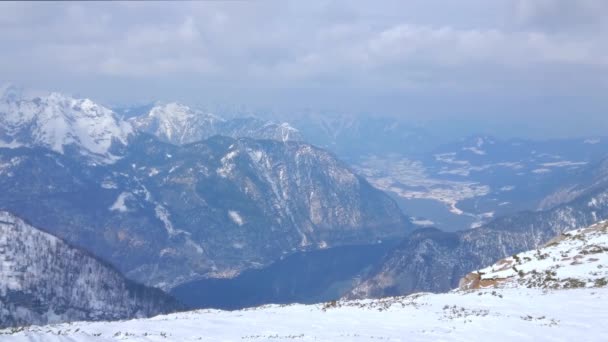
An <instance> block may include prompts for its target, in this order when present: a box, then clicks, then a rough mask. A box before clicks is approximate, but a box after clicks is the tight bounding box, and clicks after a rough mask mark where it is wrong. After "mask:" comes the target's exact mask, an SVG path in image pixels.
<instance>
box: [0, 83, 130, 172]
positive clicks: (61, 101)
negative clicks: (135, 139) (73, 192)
mask: <svg viewBox="0 0 608 342" xmlns="http://www.w3.org/2000/svg"><path fill="white" fill-rule="evenodd" d="M132 131H133V130H132V127H131V125H130V124H129V123H128V122H126V121H123V120H120V119H118V118H117V117H116V116H115V113H114V112H113V111H111V110H110V109H108V108H105V107H103V106H101V105H98V104H96V103H95V102H93V101H91V100H89V99H75V98H72V97H69V96H65V95H62V94H59V93H51V94H50V95H48V96H43V97H37V98H33V99H28V98H19V97H18V95H14V94H13V95H11V96H7V95H6V94H3V95H2V97H0V132H1V133H0V145H1V146H3V147H9V148H15V147H20V146H41V147H45V148H50V149H52V150H54V151H55V152H59V153H63V152H64V149H65V147H66V146H68V145H75V146H76V147H77V148H78V149H79V151H80V152H81V153H82V154H84V155H87V156H90V157H94V158H95V159H97V160H99V161H104V162H112V161H114V160H116V156H113V155H112V154H111V153H110V148H111V146H112V143H113V142H114V141H117V142H120V143H122V144H126V143H127V138H128V136H129V135H130V134H131V133H132Z"/></svg>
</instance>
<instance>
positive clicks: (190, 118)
mask: <svg viewBox="0 0 608 342" xmlns="http://www.w3.org/2000/svg"><path fill="white" fill-rule="evenodd" d="M223 121H224V120H223V119H222V118H219V117H217V116H215V115H213V114H210V113H205V112H202V111H199V110H194V109H192V108H190V107H188V106H186V105H183V104H180V103H177V102H170V103H166V104H158V105H156V106H154V107H153V108H152V109H151V110H150V112H148V114H147V115H144V116H141V117H136V118H133V119H132V120H131V122H132V123H133V125H134V126H135V127H136V128H137V129H139V130H142V131H144V132H147V133H150V134H153V135H156V136H157V137H158V138H160V139H161V140H164V141H168V142H171V143H174V144H178V145H181V144H187V143H191V142H195V141H198V140H201V139H202V137H203V136H205V135H206V133H207V132H215V125H216V124H217V123H218V122H223Z"/></svg>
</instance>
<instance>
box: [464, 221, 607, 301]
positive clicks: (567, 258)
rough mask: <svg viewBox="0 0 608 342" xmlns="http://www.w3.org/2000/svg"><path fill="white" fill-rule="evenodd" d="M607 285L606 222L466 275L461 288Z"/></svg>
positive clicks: (563, 235) (555, 287)
mask: <svg viewBox="0 0 608 342" xmlns="http://www.w3.org/2000/svg"><path fill="white" fill-rule="evenodd" d="M606 285H608V221H602V222H599V223H597V224H594V225H592V226H590V227H587V228H583V229H577V230H573V231H570V232H568V233H564V234H561V235H560V236H558V237H557V238H555V239H553V240H551V241H549V243H547V245H546V246H545V247H543V248H540V249H537V250H532V251H527V252H524V253H519V254H515V255H513V256H511V257H508V258H505V259H502V260H500V261H498V262H497V263H495V264H494V265H492V266H489V267H486V268H484V269H481V270H479V271H476V272H473V273H469V274H468V275H467V276H466V277H464V278H463V279H462V280H461V281H460V288H462V289H471V288H485V287H501V288H502V287H528V288H550V289H561V288H577V287H603V286H606Z"/></svg>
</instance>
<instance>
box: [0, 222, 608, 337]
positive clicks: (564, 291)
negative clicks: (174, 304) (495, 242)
mask: <svg viewBox="0 0 608 342" xmlns="http://www.w3.org/2000/svg"><path fill="white" fill-rule="evenodd" d="M607 227H608V224H607V223H605V222H604V223H602V224H599V225H594V226H591V227H589V228H586V229H582V230H577V231H573V232H570V233H568V234H567V235H563V236H560V237H558V238H557V239H555V240H554V241H553V242H552V243H549V244H548V245H547V246H546V247H544V248H542V249H540V250H538V251H530V252H526V253H521V254H519V255H518V256H517V257H513V258H512V259H505V260H506V261H501V262H499V263H497V264H496V265H495V266H493V267H490V268H488V269H484V270H481V271H480V272H478V273H477V274H482V275H483V279H484V280H486V281H487V280H489V279H490V278H489V277H491V278H492V279H495V278H496V277H498V278H502V279H517V281H500V282H493V283H491V284H490V283H488V284H486V285H484V286H483V287H491V288H481V289H471V288H475V287H474V286H473V287H471V286H468V287H467V286H463V288H461V289H456V290H454V291H452V292H449V293H444V294H430V293H417V294H413V295H410V296H406V297H387V298H383V299H375V300H354V301H338V302H328V303H324V304H318V305H300V304H296V305H287V306H279V305H269V306H263V307H259V308H254V309H245V310H240V311H232V312H227V311H217V310H198V311H191V312H183V313H176V314H170V315H165V316H157V317H154V318H150V319H139V320H131V321H123V322H112V323H107V322H98V323H87V322H81V323H74V324H62V325H55V326H44V327H30V328H25V329H21V328H20V329H12V330H4V331H0V334H1V335H0V337H1V338H2V339H3V341H4V340H6V341H32V340H33V341H73V340H77V341H114V340H121V341H125V340H126V341H158V340H165V339H167V340H173V341H199V340H204V341H243V340H247V341H269V340H272V341H293V340H298V341H377V340H384V341H437V340H449V341H479V340H481V339H483V340H489V341H573V340H585V341H604V340H605V337H606V336H608V325H606V324H605V322H606V321H607V320H608V306H606V303H607V302H608V287H607V286H606V285H607V284H606V283H605V282H598V279H601V277H603V276H605V275H606V271H605V268H604V267H605V265H606V255H607V254H608V251H606V249H605V247H606V242H607V237H608V230H607ZM579 256H581V257H579ZM568 258H570V259H568ZM528 259H530V260H528ZM566 259H567V260H566ZM594 259H598V260H594ZM509 261H510V262H511V264H512V265H515V266H519V267H520V269H519V270H521V271H522V272H524V274H525V275H524V276H521V277H520V275H519V274H518V273H519V270H518V272H516V273H511V272H510V271H509V270H510V268H509V267H508V266H509V265H507V264H508V262H509ZM505 265H507V267H506V268H505V267H504V266H505ZM600 265H601V266H602V267H599V266H600ZM503 268H504V269H503ZM594 269H595V270H597V271H595V270H594ZM533 270H536V271H537V272H538V273H545V274H551V277H555V278H556V279H558V280H557V281H555V282H552V281H551V280H546V279H545V280H546V281H544V282H538V281H535V279H534V277H533V276H528V275H533V274H534V272H533ZM547 272H548V273H547ZM553 272H556V274H553ZM595 273H597V274H595ZM589 276H591V277H592V278H589ZM521 279H527V280H530V281H523V282H522V281H519V280H521ZM568 279H569V280H568ZM572 279H577V280H583V279H586V280H587V281H585V282H583V285H580V286H566V285H567V284H578V282H576V281H574V280H572ZM562 280H566V282H562ZM547 281H548V282H547ZM464 283H466V281H465V282H464ZM507 284H508V286H506V285H507ZM556 284H559V285H558V286H554V285H556ZM547 285H548V286H547ZM477 287H479V286H477Z"/></svg>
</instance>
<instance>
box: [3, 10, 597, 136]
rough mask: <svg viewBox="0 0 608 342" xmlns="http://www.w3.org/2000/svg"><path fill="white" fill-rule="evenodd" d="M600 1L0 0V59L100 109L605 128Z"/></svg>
mask: <svg viewBox="0 0 608 342" xmlns="http://www.w3.org/2000/svg"><path fill="white" fill-rule="evenodd" d="M606 14H608V3H606V2H602V1H593V0H583V1H576V2H572V1H565V0H543V1H525V0H520V1H506V0H501V1H493V2H487V1H480V0H468V1H461V2H458V4H456V3H445V2H441V1H409V2H407V3H404V2H400V1H382V2H379V3H374V4H373V5H372V4H370V3H368V2H357V1H356V2H350V1H348V2H347V1H321V2H315V3H314V4H309V3H302V2H295V1H286V2H283V1H281V2H279V1H263V2H185V3H175V2H165V3H139V2H125V3H120V2H119V3H116V2H112V3H0V28H1V30H0V42H1V43H2V46H3V47H4V52H3V53H2V54H1V55H0V61H1V63H0V73H1V74H2V75H3V79H5V80H7V81H10V82H13V83H15V84H18V85H22V86H24V87H27V88H33V89H40V90H49V91H60V92H66V93H69V94H73V95H76V96H82V97H89V98H92V99H94V100H96V101H98V102H101V103H103V104H105V105H107V106H110V107H116V106H128V105H133V104H142V103H149V102H152V101H157V100H158V101H165V102H167V101H179V102H183V103H186V104H189V105H192V106H195V107H203V108H211V109H214V108H245V110H246V111H250V112H255V113H263V114H266V115H271V114H270V113H272V115H279V116H280V117H281V118H283V119H285V120H289V118H290V116H291V115H295V114H293V113H298V115H301V113H306V112H307V111H311V112H317V113H324V114H325V115H330V114H348V115H357V116H380V117H385V116H389V117H391V116H392V117H400V118H402V119H403V120H405V121H408V122H412V123H414V124H424V125H426V126H428V125H431V126H432V125H438V126H441V125H442V124H443V125H445V127H446V129H449V128H450V127H452V128H453V129H454V132H453V133H454V135H457V136H458V135H467V134H470V133H475V132H479V133H489V134H495V135H499V136H500V135H502V136H505V137H531V138H536V139H546V138H553V137H580V136H595V135H603V132H604V131H605V128H607V127H608V115H606V114H605V113H606V111H607V109H608V101H607V100H606V99H605V96H604V94H605V93H606V91H607V90H608V81H607V79H608V78H607V77H606V76H607V75H608V73H607V71H608V59H607V57H606V56H607V55H608V54H606V52H607V51H606V50H607V49H608V48H607V46H608V44H606V43H607V42H608V25H607V24H606V23H605V20H602V18H603V17H605V15H606Z"/></svg>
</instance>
